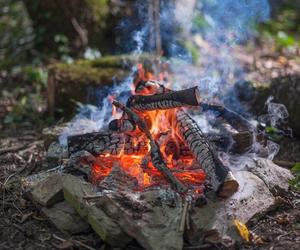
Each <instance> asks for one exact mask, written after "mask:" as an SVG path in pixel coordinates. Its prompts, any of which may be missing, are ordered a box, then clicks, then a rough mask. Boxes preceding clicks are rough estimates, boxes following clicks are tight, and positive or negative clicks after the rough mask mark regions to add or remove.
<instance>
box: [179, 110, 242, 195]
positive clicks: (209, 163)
mask: <svg viewBox="0 0 300 250" xmlns="http://www.w3.org/2000/svg"><path fill="white" fill-rule="evenodd" d="M174 122H175V126H176V128H177V133H178V134H179V136H180V138H181V139H182V140H183V141H184V142H185V143H186V144H187V146H188V147H189V148H190V150H191V151H192V153H193V155H194V157H195V158H196V160H197V161H198V162H199V164H200V165H201V166H202V168H203V169H204V171H205V172H206V174H207V175H208V177H209V179H210V183H211V185H212V188H213V190H214V191H216V192H218V195H219V196H220V197H229V196H231V195H232V194H233V193H234V192H236V191H237V189H238V183H237V181H236V180H235V179H234V177H233V175H232V174H231V172H230V170H229V168H228V167H226V166H225V165H224V164H222V162H221V161H220V160H219V159H218V157H217V156H216V153H215V151H214V149H213V148H212V146H211V145H210V143H209V142H208V140H207V139H206V137H205V136H204V134H203V133H202V131H201V129H200V128H199V127H198V125H197V123H196V122H195V121H194V120H193V119H192V118H191V117H190V116H189V115H188V114H187V113H185V112H184V111H183V110H181V109H179V110H177V111H176V118H175V121H174Z"/></svg>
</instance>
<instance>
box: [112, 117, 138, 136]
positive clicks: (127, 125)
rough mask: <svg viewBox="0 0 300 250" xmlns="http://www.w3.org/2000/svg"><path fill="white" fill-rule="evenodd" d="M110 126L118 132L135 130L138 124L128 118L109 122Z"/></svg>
mask: <svg viewBox="0 0 300 250" xmlns="http://www.w3.org/2000/svg"><path fill="white" fill-rule="evenodd" d="M108 128H109V129H110V130H111V131H115V132H118V133H124V132H131V131H134V130H135V128H136V126H135V124H134V123H133V122H132V121H130V120H128V119H123V118H122V119H114V120H112V121H111V122H110V123H109V124H108Z"/></svg>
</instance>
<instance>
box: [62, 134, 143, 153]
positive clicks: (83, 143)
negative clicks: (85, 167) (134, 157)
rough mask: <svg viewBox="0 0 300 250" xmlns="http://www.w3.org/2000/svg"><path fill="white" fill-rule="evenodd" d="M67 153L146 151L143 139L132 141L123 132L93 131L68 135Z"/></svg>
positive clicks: (130, 137) (129, 136)
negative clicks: (136, 141)
mask: <svg viewBox="0 0 300 250" xmlns="http://www.w3.org/2000/svg"><path fill="white" fill-rule="evenodd" d="M68 151H69V154H70V155H71V154H75V153H76V152H79V151H87V152H89V153H91V154H92V155H94V156H98V155H100V154H111V155H119V154H120V153H121V152H123V154H125V155H128V154H133V153H146V152H147V145H146V143H145V142H144V141H141V142H138V143H136V144H135V143H133V137H132V136H131V135H128V134H125V133H116V132H102V131H101V132H93V133H87V134H82V135H72V136H69V137H68Z"/></svg>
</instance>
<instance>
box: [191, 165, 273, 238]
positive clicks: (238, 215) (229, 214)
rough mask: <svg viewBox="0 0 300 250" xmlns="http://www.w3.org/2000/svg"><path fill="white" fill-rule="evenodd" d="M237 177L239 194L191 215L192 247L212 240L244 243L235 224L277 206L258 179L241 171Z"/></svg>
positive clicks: (237, 173)
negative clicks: (234, 222)
mask: <svg viewBox="0 0 300 250" xmlns="http://www.w3.org/2000/svg"><path fill="white" fill-rule="evenodd" d="M234 175H235V177H236V179H237V181H238V182H239V185H240V186H239V190H238V192H236V193H235V194H234V195H233V196H231V197H230V198H228V199H226V200H219V199H217V200H208V203H207V205H205V206H203V207H201V208H197V207H195V208H194V209H193V211H192V212H191V223H192V225H191V230H190V231H189V232H187V234H186V235H187V236H188V240H189V242H190V243H191V244H199V242H202V241H203V240H205V241H211V240H212V239H213V240H214V241H220V242H222V241H223V240H224V239H227V238H228V237H230V238H231V239H233V240H237V241H240V240H241V238H240V236H239V235H238V234H237V231H236V229H235V227H234V225H233V220H234V219H237V220H239V221H240V222H242V223H247V222H248V221H249V220H250V219H251V218H253V217H254V216H258V215H260V214H263V213H265V212H267V211H268V209H270V208H271V207H272V205H273V204H274V196H273V195H272V193H271V192H270V191H269V189H268V187H267V186H266V185H265V183H264V182H263V181H262V180H261V179H260V178H258V177H257V176H256V175H254V174H252V173H250V172H248V171H237V172H235V173H234Z"/></svg>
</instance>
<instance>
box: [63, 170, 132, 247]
mask: <svg viewBox="0 0 300 250" xmlns="http://www.w3.org/2000/svg"><path fill="white" fill-rule="evenodd" d="M63 191H64V197H65V200H66V201H67V202H68V203H69V204H70V205H71V206H72V207H73V208H74V209H75V210H76V211H77V213H78V214H79V215H80V216H81V217H82V218H83V219H84V220H85V221H86V222H87V223H89V224H90V226H91V227H92V228H93V230H94V231H95V232H96V233H97V234H98V235H99V236H100V237H101V239H102V240H103V241H104V242H106V243H107V244H109V245H111V246H113V247H124V246H126V245H127V244H128V243H129V242H130V241H131V240H132V239H131V238H130V237H129V236H127V234H126V233H124V232H123V230H122V229H121V228H120V226H119V225H118V223H117V221H116V220H113V219H111V218H110V217H109V216H107V215H106V213H105V212H103V210H102V209H100V208H98V207H96V206H95V202H93V201H87V200H86V199H84V198H83V197H84V196H86V195H95V194H97V192H96V189H95V187H94V186H93V185H92V184H90V183H87V182H85V181H84V180H82V179H80V178H78V177H75V176H72V175H65V176H64V177H63Z"/></svg>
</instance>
